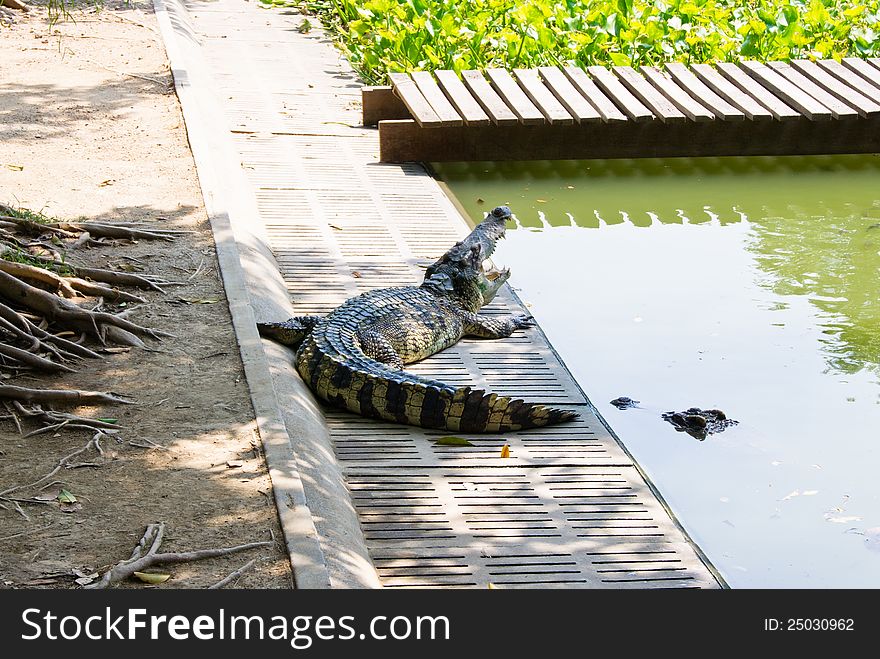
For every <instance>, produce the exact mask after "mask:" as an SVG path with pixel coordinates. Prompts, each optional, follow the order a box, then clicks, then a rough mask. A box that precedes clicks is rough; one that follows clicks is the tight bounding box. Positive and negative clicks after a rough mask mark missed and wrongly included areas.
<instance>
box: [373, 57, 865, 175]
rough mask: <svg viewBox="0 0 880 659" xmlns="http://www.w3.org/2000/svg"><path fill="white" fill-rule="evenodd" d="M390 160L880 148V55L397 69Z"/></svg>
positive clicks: (384, 93)
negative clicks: (636, 65) (458, 71)
mask: <svg viewBox="0 0 880 659" xmlns="http://www.w3.org/2000/svg"><path fill="white" fill-rule="evenodd" d="M391 83H392V85H391V86H390V87H364V88H363V122H364V125H366V126H370V125H375V124H378V126H379V143H380V160H382V161H383V162H406V161H448V160H545V159H548V160H557V159H576V158H631V157H662V156H723V155H784V154H817V153H871V152H877V151H880V58H869V59H859V58H845V59H843V60H842V61H840V62H838V61H835V60H819V61H811V60H793V61H792V62H791V63H786V62H769V63H767V64H763V63H760V62H754V61H744V62H740V63H739V64H733V63H721V64H717V65H715V66H712V65H709V64H695V65H691V66H687V65H684V64H681V63H669V64H666V65H665V66H664V67H662V68H661V67H655V66H644V67H642V68H641V69H640V70H639V71H636V70H635V69H633V68H631V67H628V66H615V67H612V68H610V69H609V68H605V67H601V66H591V67H588V68H586V69H582V68H579V67H576V66H567V67H540V68H537V69H514V70H513V71H512V72H511V71H507V70H505V69H489V70H487V71H485V72H480V71H463V72H462V74H461V77H459V75H458V74H456V73H455V72H454V71H435V72H434V73H433V74H432V73H428V72H424V71H422V72H415V73H412V74H405V73H395V74H391Z"/></svg>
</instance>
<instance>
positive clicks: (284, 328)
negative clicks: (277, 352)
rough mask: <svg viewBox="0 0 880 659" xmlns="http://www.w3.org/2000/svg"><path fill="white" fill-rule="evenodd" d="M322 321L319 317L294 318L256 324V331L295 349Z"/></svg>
mask: <svg viewBox="0 0 880 659" xmlns="http://www.w3.org/2000/svg"><path fill="white" fill-rule="evenodd" d="M322 320H323V318H321V316H294V317H293V318H289V319H288V320H285V321H284V322H281V323H257V329H258V330H259V331H260V336H264V337H266V338H267V339H273V340H275V341H278V343H283V344H284V345H286V346H291V347H295V346H297V345H299V344H300V343H302V341H303V339H305V338H306V336H307V335H308V333H309V332H311V331H312V330H313V329H314V327H315V325H317V324H318V323H319V322H321V321H322Z"/></svg>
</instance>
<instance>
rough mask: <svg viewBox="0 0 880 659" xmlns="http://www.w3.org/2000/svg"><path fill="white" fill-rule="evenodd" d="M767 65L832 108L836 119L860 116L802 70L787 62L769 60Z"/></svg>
mask: <svg viewBox="0 0 880 659" xmlns="http://www.w3.org/2000/svg"><path fill="white" fill-rule="evenodd" d="M767 66H769V67H770V68H771V69H773V70H774V71H776V72H777V73H778V74H779V75H781V76H782V77H783V78H785V79H786V80H788V81H789V82H790V83H791V84H793V85H794V86H795V87H797V88H798V89H800V90H801V91H804V92H806V93H807V94H809V95H810V96H812V97H813V98H815V99H816V100H817V101H819V102H820V103H821V104H822V105H824V106H825V107H826V108H828V109H829V110H831V116H832V117H834V118H835V119H846V118H852V117H857V116H859V113H858V111H857V110H855V109H854V108H851V107H850V106H849V105H847V104H846V103H843V102H842V101H841V100H840V99H838V98H836V97H834V96H832V95H831V94H829V93H828V92H827V91H825V90H824V89H822V88H821V87H820V86H819V85H817V84H816V83H815V82H813V81H812V80H810V79H809V78H808V77H807V76H805V75H804V74H802V73H801V72H800V71H796V70H795V69H794V68H793V67H792V66H791V65H790V64H788V63H787V62H768V63H767Z"/></svg>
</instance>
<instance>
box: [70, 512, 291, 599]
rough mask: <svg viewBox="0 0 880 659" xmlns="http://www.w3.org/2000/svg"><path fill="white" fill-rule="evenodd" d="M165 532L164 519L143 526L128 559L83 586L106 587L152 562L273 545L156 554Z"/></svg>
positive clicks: (191, 559) (264, 543)
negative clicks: (143, 529) (96, 579)
mask: <svg viewBox="0 0 880 659" xmlns="http://www.w3.org/2000/svg"><path fill="white" fill-rule="evenodd" d="M164 535H165V522H157V523H155V524H150V525H149V526H147V530H146V532H144V535H143V537H142V538H141V539H140V542H138V544H137V546H136V547H135V548H134V550H133V551H132V553H131V557H130V558H129V559H128V560H124V561H120V562H119V563H117V564H116V565H114V566H113V567H111V568H110V569H109V570H107V571H106V572H105V573H104V575H103V577H102V578H101V580H100V581H97V582H95V583H93V584H89V585H87V586H85V588H90V589H91V588H106V587H107V586H111V585H113V584H115V583H118V582H120V581H122V580H123V579H127V578H128V577H130V576H132V575H133V574H134V573H135V572H142V571H144V570H146V569H147V568H150V567H153V566H154V565H162V564H169V563H188V562H191V561H198V560H202V559H205V558H215V557H217V556H228V555H230V554H235V553H237V552H240V551H246V550H248V549H255V548H257V547H268V546H270V545H272V544H274V543H273V542H271V541H266V542H251V543H248V544H246V545H238V546H236V547H224V548H222V549H201V550H199V551H187V552H180V553H164V554H159V553H158V551H159V547H160V546H161V545H162V540H163V537H164Z"/></svg>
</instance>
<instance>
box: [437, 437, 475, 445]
mask: <svg viewBox="0 0 880 659" xmlns="http://www.w3.org/2000/svg"><path fill="white" fill-rule="evenodd" d="M434 443H435V444H437V445H439V446H473V444H471V443H470V442H469V441H468V440H466V439H464V438H463V437H441V438H440V439H438V440H437V441H436V442H434Z"/></svg>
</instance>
